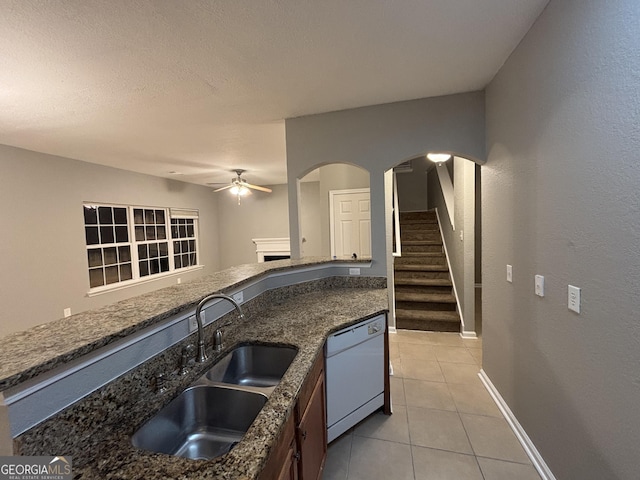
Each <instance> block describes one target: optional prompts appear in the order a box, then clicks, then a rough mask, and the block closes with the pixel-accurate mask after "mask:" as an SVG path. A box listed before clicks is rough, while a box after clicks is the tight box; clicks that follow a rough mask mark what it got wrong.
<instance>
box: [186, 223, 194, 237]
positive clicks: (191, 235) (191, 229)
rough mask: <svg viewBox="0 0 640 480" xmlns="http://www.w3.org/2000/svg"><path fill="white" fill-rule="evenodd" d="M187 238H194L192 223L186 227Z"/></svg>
mask: <svg viewBox="0 0 640 480" xmlns="http://www.w3.org/2000/svg"><path fill="white" fill-rule="evenodd" d="M187 236H188V237H193V236H194V233H193V223H192V224H191V225H187Z"/></svg>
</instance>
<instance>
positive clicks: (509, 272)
mask: <svg viewBox="0 0 640 480" xmlns="http://www.w3.org/2000/svg"><path fill="white" fill-rule="evenodd" d="M507 282H509V283H513V267H512V266H511V265H507Z"/></svg>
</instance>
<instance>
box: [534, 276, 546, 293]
mask: <svg viewBox="0 0 640 480" xmlns="http://www.w3.org/2000/svg"><path fill="white" fill-rule="evenodd" d="M535 284H536V295H538V296H539V297H544V277H543V276H542V275H536V281H535Z"/></svg>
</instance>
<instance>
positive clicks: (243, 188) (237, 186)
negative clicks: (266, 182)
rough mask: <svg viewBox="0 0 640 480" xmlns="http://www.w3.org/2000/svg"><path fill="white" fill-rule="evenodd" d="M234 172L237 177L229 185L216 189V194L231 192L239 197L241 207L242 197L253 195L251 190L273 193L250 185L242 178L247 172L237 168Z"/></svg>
mask: <svg viewBox="0 0 640 480" xmlns="http://www.w3.org/2000/svg"><path fill="white" fill-rule="evenodd" d="M232 171H233V172H235V173H236V177H235V178H232V179H231V183H230V184H229V185H225V186H224V187H220V188H216V189H215V190H214V193H215V192H221V191H223V190H229V191H230V192H231V194H232V195H237V196H238V205H240V197H243V196H244V195H249V194H251V190H259V191H261V192H267V193H271V192H272V190H271V189H270V188H267V187H261V186H260V185H253V184H251V183H248V182H247V181H246V180H245V179H244V178H242V174H243V173H244V172H246V170H243V169H241V168H237V169H235V170H232Z"/></svg>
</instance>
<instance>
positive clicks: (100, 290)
mask: <svg viewBox="0 0 640 480" xmlns="http://www.w3.org/2000/svg"><path fill="white" fill-rule="evenodd" d="M203 268H204V265H195V266H193V267H186V268H181V269H179V270H174V271H173V272H165V273H159V274H156V275H153V276H149V277H144V278H137V279H135V280H127V281H126V282H119V283H114V284H112V285H105V286H102V287H96V288H92V289H90V290H89V291H88V292H87V297H96V296H98V295H102V294H104V293H111V292H115V291H118V290H124V289H127V288H131V287H136V286H138V285H143V284H145V283H150V282H155V281H156V280H162V279H164V278H169V277H177V276H178V275H182V274H184V273H191V272H195V271H198V270H202V269H203Z"/></svg>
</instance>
